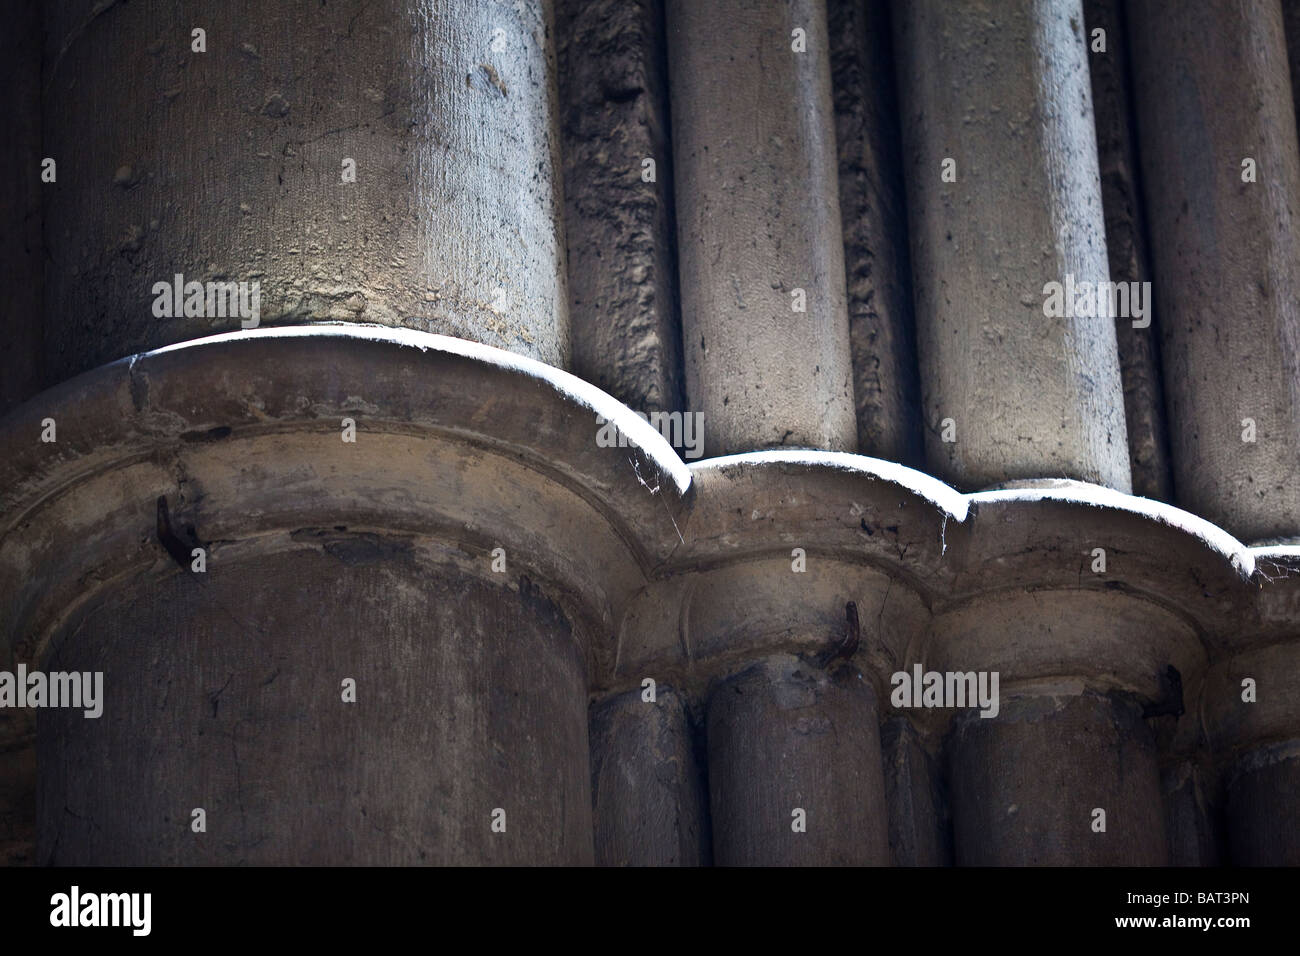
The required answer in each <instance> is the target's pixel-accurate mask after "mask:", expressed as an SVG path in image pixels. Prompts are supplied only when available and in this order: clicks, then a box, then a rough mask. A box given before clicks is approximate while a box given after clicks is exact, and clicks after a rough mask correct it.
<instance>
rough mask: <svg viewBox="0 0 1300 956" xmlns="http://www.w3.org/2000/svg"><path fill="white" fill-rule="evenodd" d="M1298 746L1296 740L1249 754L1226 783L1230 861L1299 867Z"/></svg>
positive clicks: (1299, 782) (1299, 767)
mask: <svg viewBox="0 0 1300 956" xmlns="http://www.w3.org/2000/svg"><path fill="white" fill-rule="evenodd" d="M1297 793H1300V748H1297V746H1296V743H1295V741H1290V742H1288V743H1286V744H1283V745H1281V746H1276V747H1268V748H1262V749H1261V750H1258V751H1256V752H1254V753H1252V754H1251V755H1250V756H1249V757H1248V758H1246V760H1244V761H1243V763H1242V764H1241V765H1239V766H1238V767H1236V768H1234V774H1233V777H1232V779H1231V782H1230V783H1229V785H1228V833H1229V834H1230V838H1229V853H1230V856H1231V862H1232V863H1233V864H1235V865H1237V866H1300V800H1297V799H1296V794H1297Z"/></svg>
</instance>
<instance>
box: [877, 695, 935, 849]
mask: <svg viewBox="0 0 1300 956" xmlns="http://www.w3.org/2000/svg"><path fill="white" fill-rule="evenodd" d="M880 749H881V753H882V754H883V756H884V761H885V796H886V799H887V800H888V803H889V848H890V852H891V853H892V854H893V858H894V864H895V865H896V866H951V865H952V820H951V819H950V816H949V811H948V802H947V799H946V797H945V794H944V792H943V790H944V788H943V783H942V779H941V778H942V771H941V769H940V767H939V766H938V765H937V764H936V763H935V761H934V760H933V759H932V758H931V757H930V754H929V753H928V752H927V751H926V749H925V747H924V745H923V744H922V743H921V739H920V737H919V735H918V734H917V732H916V729H915V728H914V727H913V726H912V722H911V721H910V720H908V719H907V718H906V717H890V718H888V719H886V720H885V722H884V723H883V724H882V726H881V730H880Z"/></svg>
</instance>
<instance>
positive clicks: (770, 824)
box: [708, 657, 889, 866]
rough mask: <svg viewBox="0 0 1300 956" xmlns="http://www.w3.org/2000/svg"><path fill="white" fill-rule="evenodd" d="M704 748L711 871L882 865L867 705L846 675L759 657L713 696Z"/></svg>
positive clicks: (885, 858) (872, 716)
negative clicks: (713, 864)
mask: <svg viewBox="0 0 1300 956" xmlns="http://www.w3.org/2000/svg"><path fill="white" fill-rule="evenodd" d="M708 740H709V744H708V746H709V791H710V801H711V804H712V808H713V816H712V823H713V855H714V860H715V862H716V863H718V864H719V865H722V866H736V865H778V866H780V865H812V864H816V865H828V864H834V865H885V864H887V863H889V838H888V834H887V823H886V818H887V815H888V814H887V810H886V807H885V794H884V783H883V779H882V768H881V758H880V733H879V730H878V725H877V715H876V699H875V694H874V693H873V692H872V690H871V687H870V685H869V684H867V683H866V682H865V681H863V680H862V679H861V677H859V676H857V675H856V673H852V674H851V673H849V672H847V670H846V671H845V672H842V676H840V677H837V678H830V677H828V676H827V675H826V674H824V673H821V672H818V671H817V670H816V669H814V668H812V667H810V666H809V665H808V664H805V663H803V662H802V661H800V660H799V659H798V658H794V657H773V658H767V659H765V660H764V661H762V662H760V663H759V664H757V665H756V666H754V667H751V668H750V669H749V670H746V671H744V672H742V673H741V674H738V675H736V676H735V677H732V678H730V679H729V680H727V681H724V682H723V683H722V684H720V685H719V686H718V687H717V688H715V689H714V691H713V693H712V695H711V697H710V701H709V714H708Z"/></svg>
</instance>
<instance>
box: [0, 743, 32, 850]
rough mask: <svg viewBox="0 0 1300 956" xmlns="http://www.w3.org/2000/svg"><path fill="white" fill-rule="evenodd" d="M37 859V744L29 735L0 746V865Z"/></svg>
mask: <svg viewBox="0 0 1300 956" xmlns="http://www.w3.org/2000/svg"><path fill="white" fill-rule="evenodd" d="M35 862H36V746H35V740H34V739H32V738H29V737H24V738H20V739H17V740H9V741H6V742H5V743H4V744H3V745H0V866H30V865H32V864H34V863H35Z"/></svg>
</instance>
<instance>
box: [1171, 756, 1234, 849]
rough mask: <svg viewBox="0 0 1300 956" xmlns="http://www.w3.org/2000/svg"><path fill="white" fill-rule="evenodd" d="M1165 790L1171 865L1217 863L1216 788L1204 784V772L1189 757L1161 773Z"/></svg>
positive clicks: (1205, 782)
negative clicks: (1187, 759) (1188, 759)
mask: <svg viewBox="0 0 1300 956" xmlns="http://www.w3.org/2000/svg"><path fill="white" fill-rule="evenodd" d="M1160 786H1161V789H1162V790H1163V791H1164V794H1165V816H1166V819H1167V821H1168V822H1167V826H1166V830H1167V833H1168V835H1169V864H1170V865H1171V866H1219V865H1220V864H1221V863H1222V854H1221V853H1220V847H1219V842H1220V841H1219V833H1218V828H1217V827H1216V825H1215V822H1216V818H1217V816H1218V813H1217V811H1216V807H1215V805H1214V797H1215V796H1216V793H1215V788H1214V787H1213V786H1212V785H1210V786H1207V781H1206V773H1205V771H1204V770H1203V768H1201V767H1200V766H1197V765H1196V764H1193V763H1191V762H1190V761H1181V762H1178V763H1175V764H1173V765H1172V766H1170V767H1168V768H1166V769H1165V770H1164V771H1162V772H1161V774H1160Z"/></svg>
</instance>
